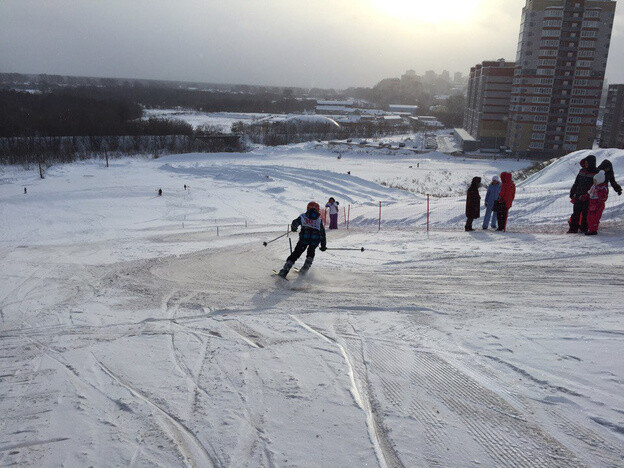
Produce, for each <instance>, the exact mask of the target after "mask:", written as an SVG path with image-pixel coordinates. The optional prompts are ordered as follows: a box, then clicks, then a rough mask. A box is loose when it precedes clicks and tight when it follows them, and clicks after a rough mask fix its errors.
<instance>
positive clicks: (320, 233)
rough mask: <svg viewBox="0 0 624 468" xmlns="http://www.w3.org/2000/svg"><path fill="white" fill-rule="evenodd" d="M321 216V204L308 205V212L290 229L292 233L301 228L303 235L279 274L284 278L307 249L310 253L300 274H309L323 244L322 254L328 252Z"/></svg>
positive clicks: (296, 219) (312, 203) (301, 234)
mask: <svg viewBox="0 0 624 468" xmlns="http://www.w3.org/2000/svg"><path fill="white" fill-rule="evenodd" d="M320 216H321V209H320V207H319V204H318V203H316V202H310V203H308V206H307V209H306V212H305V213H303V214H302V215H300V216H299V217H297V218H295V219H294V220H293V222H292V223H291V225H290V227H291V229H292V231H293V232H297V229H298V228H299V226H301V233H299V242H297V245H296V246H295V250H293V253H292V254H291V255H290V256H289V257H288V258H287V259H286V263H284V267H283V268H282V269H281V270H280V272H279V273H278V275H279V276H281V277H282V278H286V275H288V272H289V271H290V269H291V268H292V267H293V265H294V264H295V262H296V261H297V260H298V259H299V257H301V254H303V252H305V251H306V249H307V251H308V253H307V256H306V259H305V263H304V264H303V267H302V268H301V270H300V273H305V272H307V271H308V270H309V269H310V267H311V266H312V262H313V261H314V254H315V252H316V248H317V247H318V245H319V244H321V249H320V250H321V252H324V251H325V250H327V241H326V239H325V227H324V226H323V220H321V217H320Z"/></svg>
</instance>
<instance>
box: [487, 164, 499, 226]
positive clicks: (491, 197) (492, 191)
mask: <svg viewBox="0 0 624 468" xmlns="http://www.w3.org/2000/svg"><path fill="white" fill-rule="evenodd" d="M500 191H501V183H500V177H498V176H497V175H495V176H494V177H492V183H491V184H490V185H489V186H488V189H487V194H486V195H485V215H483V229H487V228H488V224H489V223H490V218H492V229H496V212H494V216H492V213H493V210H494V202H496V200H498V195H499V194H500Z"/></svg>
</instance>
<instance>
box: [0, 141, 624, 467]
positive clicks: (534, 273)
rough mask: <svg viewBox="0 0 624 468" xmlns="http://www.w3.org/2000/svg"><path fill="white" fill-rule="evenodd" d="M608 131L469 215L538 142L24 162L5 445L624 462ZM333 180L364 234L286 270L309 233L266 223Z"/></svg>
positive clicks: (185, 457)
mask: <svg viewBox="0 0 624 468" xmlns="http://www.w3.org/2000/svg"><path fill="white" fill-rule="evenodd" d="M587 154H588V153H587V152H579V153H574V154H571V155H569V156H566V157H565V158H562V159H561V160H559V161H558V162H556V163H554V164H552V165H551V166H549V167H547V168H546V169H544V170H542V171H541V172H539V173H537V174H535V175H533V176H531V177H530V178H529V179H527V180H526V181H523V182H521V183H519V184H518V199H517V200H516V202H515V203H514V206H513V207H512V210H511V211H510V221H509V223H510V229H509V232H506V233H500V232H492V231H482V230H481V229H478V230H477V231H476V232H473V233H466V232H462V231H461V230H460V229H461V227H462V225H463V222H464V220H465V218H463V208H464V206H463V203H464V202H465V198H464V192H465V189H466V187H467V183H468V181H469V180H470V179H471V178H472V177H474V176H481V177H483V178H484V181H486V182H489V180H490V179H491V177H492V176H493V175H494V174H499V173H500V172H502V171H516V170H520V169H526V168H527V167H528V166H530V165H531V163H530V162H527V161H516V160H493V159H490V160H478V159H463V158H453V157H449V156H446V155H443V154H440V153H431V154H425V155H421V156H416V155H414V154H411V153H407V152H406V153H392V154H390V153H388V154H386V153H383V152H380V151H373V150H367V149H365V148H364V149H352V150H348V151H347V150H345V151H342V150H341V152H340V153H338V152H337V150H336V149H334V150H331V149H328V148H327V147H326V146H324V145H312V144H306V145H295V146H292V147H285V148H274V149H263V148H259V149H257V150H255V151H253V152H250V153H246V154H236V155H231V154H227V155H213V154H195V155H177V156H168V157H162V158H160V159H157V160H154V159H140V158H137V159H130V158H124V159H119V160H115V161H113V162H112V164H111V166H110V167H108V168H106V167H105V166H104V163H103V162H102V161H84V162H80V163H74V164H69V165H58V166H54V167H51V168H49V169H48V170H47V171H46V178H45V179H44V180H40V179H39V178H38V174H37V173H36V171H34V170H32V169H31V170H26V169H24V168H21V167H3V168H1V169H0V221H1V222H0V262H1V265H2V268H1V269H0V321H1V322H0V395H2V398H0V414H2V419H1V420H0V465H1V466H11V465H14V464H16V465H28V466H58V465H66V466H96V465H97V466H102V465H107V466H119V465H131V466H145V465H158V466H185V465H190V466H202V467H204V466H217V467H221V466H232V467H241V466H249V467H257V466H266V467H273V466H298V467H320V466H326V467H336V466H382V467H386V466H387V467H395V466H406V467H413V466H419V467H420V466H462V467H464V466H475V467H476V466H513V467H516V466H527V467H533V466H543V467H551V466H561V467H570V466H588V467H596V466H605V467H607V466H623V465H624V364H623V361H622V355H624V326H623V319H622V314H623V313H624V293H623V292H622V291H623V289H622V286H623V285H624V279H623V278H624V237H623V236H622V234H623V230H622V218H623V217H624V210H623V209H622V197H618V196H617V195H615V193H614V192H613V191H611V192H610V198H609V201H608V203H607V209H606V211H605V220H606V223H605V224H604V226H601V233H600V235H599V236H596V237H585V236H579V235H573V236H572V235H566V234H564V232H565V230H566V228H567V225H566V224H567V223H566V220H567V217H568V216H569V214H570V212H571V205H570V203H569V201H568V199H567V191H568V190H569V187H570V185H571V184H572V182H573V180H574V177H575V175H576V173H577V172H578V168H579V166H578V161H579V160H580V159H581V158H582V157H584V156H586V155H587ZM595 154H596V155H597V158H598V161H599V162H600V161H601V160H602V159H604V158H609V159H610V160H611V161H612V162H613V164H614V167H615V173H616V176H621V175H622V174H624V151H617V150H601V151H599V152H597V153H595ZM337 156H341V157H340V159H338V158H337ZM349 172H350V174H349ZM185 184H186V185H187V189H186V190H185V189H184V185H185ZM24 187H26V188H27V191H28V193H27V194H24V190H23V189H24ZM159 188H161V189H162V190H163V195H162V196H158V194H157V190H158V189H159ZM427 194H430V195H435V196H432V197H430V200H429V203H430V212H429V222H430V230H429V232H427V231H426V219H427V211H426V206H427ZM329 196H334V197H335V198H336V199H337V200H338V201H339V202H340V203H341V205H340V206H341V207H344V210H343V212H342V214H341V217H340V225H339V227H340V229H339V230H337V231H328V246H329V247H332V248H355V249H357V248H359V247H361V246H364V247H365V250H364V252H360V251H357V250H349V251H341V250H332V251H327V252H324V253H323V252H317V255H316V259H315V263H314V265H313V267H312V269H311V271H310V272H309V274H308V275H306V276H299V275H297V273H295V272H294V271H293V272H291V274H290V275H289V280H290V281H288V282H286V281H283V280H280V279H278V278H276V277H275V276H272V275H271V270H272V269H276V268H280V267H281V265H282V264H283V262H284V260H285V258H286V256H287V255H288V252H289V241H288V239H287V238H286V237H284V238H282V239H279V240H277V241H275V242H273V243H270V244H268V246H267V247H264V246H263V244H262V242H263V241H267V240H271V239H273V238H275V237H277V236H279V235H281V234H283V233H284V232H285V231H286V226H287V224H289V223H290V221H291V220H292V219H293V218H295V217H296V216H297V215H298V214H299V213H300V212H301V211H303V209H304V208H305V205H306V203H307V202H308V201H310V200H317V201H318V202H320V203H321V205H324V204H325V202H326V200H327V199H328V198H329ZM483 196H484V191H482V197H483ZM379 202H381V204H382V208H381V209H382V217H381V229H379V222H380V221H379ZM349 205H350V208H349ZM349 209H350V213H349V211H348V210H349ZM344 217H349V219H350V226H349V228H350V229H349V231H347V230H346V229H345V227H346V226H345V223H344ZM476 227H479V228H480V225H479V221H477V222H476ZM292 240H293V241H296V234H295V235H294V236H293V239H292ZM299 264H300V263H299Z"/></svg>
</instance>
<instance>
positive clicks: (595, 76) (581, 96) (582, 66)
mask: <svg viewBox="0 0 624 468" xmlns="http://www.w3.org/2000/svg"><path fill="white" fill-rule="evenodd" d="M614 14H615V1H612V0H527V2H526V6H525V7H524V9H523V10H522V24H521V27H520V38H519V42H518V53H517V56H516V70H515V73H514V81H513V91H512V97H511V101H512V102H511V106H510V116H509V126H508V130H507V145H508V146H509V147H510V148H511V149H512V150H513V151H515V152H516V153H517V154H520V155H538V156H542V157H545V158H547V157H554V156H558V155H562V154H566V153H569V152H571V151H576V150H579V149H586V148H591V147H592V145H593V142H594V139H595V135H596V120H597V117H598V109H599V105H600V95H601V91H602V85H603V81H604V74H605V68H606V66H607V57H608V53H609V42H610V39H611V30H612V28H613V17H614Z"/></svg>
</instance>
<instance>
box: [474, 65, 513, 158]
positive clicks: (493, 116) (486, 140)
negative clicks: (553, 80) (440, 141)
mask: <svg viewBox="0 0 624 468" xmlns="http://www.w3.org/2000/svg"><path fill="white" fill-rule="evenodd" d="M514 70H515V63H514V62H505V60H503V59H500V60H497V61H490V62H483V63H481V64H479V65H476V66H474V67H472V68H471V69H470V77H469V81H468V96H467V98H466V109H465V111H464V129H465V130H466V131H467V132H468V133H469V134H470V135H471V136H472V137H474V139H475V140H477V141H478V144H479V147H480V148H499V147H500V146H503V145H505V138H506V136H507V122H508V117H509V105H510V101H511V90H512V83H513V78H514Z"/></svg>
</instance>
